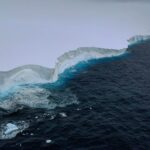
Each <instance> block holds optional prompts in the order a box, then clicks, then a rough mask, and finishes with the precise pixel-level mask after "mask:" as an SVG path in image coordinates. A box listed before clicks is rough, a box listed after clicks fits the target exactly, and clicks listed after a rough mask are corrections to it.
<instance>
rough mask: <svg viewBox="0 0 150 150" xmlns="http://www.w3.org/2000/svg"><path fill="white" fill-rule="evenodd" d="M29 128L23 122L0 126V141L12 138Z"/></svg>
mask: <svg viewBox="0 0 150 150" xmlns="http://www.w3.org/2000/svg"><path fill="white" fill-rule="evenodd" d="M28 127H29V124H28V123H26V122H24V121H19V122H14V123H7V124H2V125H1V128H0V139H11V138H14V137H15V136H16V135H17V134H18V133H20V132H22V131H23V130H25V129H26V128H28Z"/></svg>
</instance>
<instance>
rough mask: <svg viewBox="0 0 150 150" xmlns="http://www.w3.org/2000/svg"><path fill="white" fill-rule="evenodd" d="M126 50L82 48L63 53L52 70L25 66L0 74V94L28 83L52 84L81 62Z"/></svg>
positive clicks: (110, 55) (111, 55)
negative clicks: (68, 69)
mask: <svg viewBox="0 0 150 150" xmlns="http://www.w3.org/2000/svg"><path fill="white" fill-rule="evenodd" d="M125 51H126V49H121V50H115V49H103V48H95V47H82V48H78V49H76V50H72V51H69V52H66V53H64V54H63V55H62V56H60V57H59V58H58V59H57V63H56V65H55V68H54V69H49V68H45V67H41V66H38V65H26V66H21V67H18V68H15V69H13V70H10V71H7V72H0V92H1V91H3V90H7V89H9V88H10V87H14V86H16V85H21V84H30V83H52V82H55V81H57V79H58V78H59V75H60V74H61V73H63V72H64V71H65V70H66V69H67V68H70V67H72V66H74V65H76V64H78V63H79V62H81V61H88V60H91V59H99V58H106V57H114V56H119V55H122V54H124V53H125Z"/></svg>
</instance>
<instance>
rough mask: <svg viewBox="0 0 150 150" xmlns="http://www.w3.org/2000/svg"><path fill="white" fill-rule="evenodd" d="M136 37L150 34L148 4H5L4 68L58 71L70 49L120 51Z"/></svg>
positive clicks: (0, 25)
mask: <svg viewBox="0 0 150 150" xmlns="http://www.w3.org/2000/svg"><path fill="white" fill-rule="evenodd" d="M136 34H150V3H149V2H148V0H145V1H144V0H141V1H140V0H105V1H104V0H0V70H8V69H11V68H14V67H16V66H21V65H25V64H38V65H42V66H47V67H53V66H54V63H55V61H56V58H57V57H58V56H60V55H61V54H62V53H64V52H66V51H69V50H71V49H75V48H77V47H81V46H96V47H104V48H118V49H120V48H124V47H126V46H127V42H126V40H127V39H128V38H129V37H131V36H133V35H136Z"/></svg>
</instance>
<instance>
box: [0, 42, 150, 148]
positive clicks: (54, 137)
mask: <svg viewBox="0 0 150 150" xmlns="http://www.w3.org/2000/svg"><path fill="white" fill-rule="evenodd" d="M40 88H42V90H40ZM27 89H30V93H29V94H28V95H27V96H24V95H23V92H24V91H25V90H27ZM44 90H45V91H46V92H45V91H44ZM34 91H35V92H34ZM20 95H21V96H22V97H20ZM31 95H33V97H31ZM6 97H7V99H9V100H10V101H11V108H12V109H10V108H9V110H8V109H7V110H6V109H4V108H1V109H0V124H1V130H2V128H3V126H2V125H3V124H5V123H8V122H11V123H14V122H18V124H22V123H24V122H25V123H27V124H29V127H28V128H26V129H25V130H22V131H21V132H20V133H18V134H17V135H16V137H14V138H12V139H1V140H0V150H34V149H35V150H43V149H45V150H48V149H50V150H149V149H150V41H145V42H142V43H139V44H135V45H132V46H129V47H128V49H127V53H126V54H124V55H122V56H119V57H111V58H103V59H98V60H91V61H88V62H81V63H79V64H78V65H76V66H74V67H72V68H69V69H67V70H66V71H65V72H64V73H63V74H61V75H60V77H59V80H58V81H57V82H56V83H55V84H37V85H32V86H31V85H28V84H26V85H23V86H22V89H21V92H20V89H19V91H17V92H15V94H14V92H12V93H11V92H10V93H8V95H7V96H6ZM22 98H23V100H22ZM37 98H40V99H41V102H39V101H38V102H37ZM45 98H47V99H48V100H46V101H45ZM18 99H19V100H20V99H21V100H22V101H25V102H24V103H21V104H15V105H12V103H13V100H15V101H17V100H18ZM28 99H32V100H31V103H32V105H33V107H32V108H31V107H28V105H24V104H25V103H26V101H28ZM34 100H35V103H34ZM1 101H3V98H1ZM10 101H9V103H10ZM28 103H29V102H28ZM45 103H46V105H47V106H48V107H45V105H44V104H45ZM7 104H8V103H7ZM7 104H6V105H7ZM43 105H44V107H41V108H40V107H38V108H37V106H43ZM0 106H1V105H0ZM12 106H14V107H12ZM49 108H50V109H49Z"/></svg>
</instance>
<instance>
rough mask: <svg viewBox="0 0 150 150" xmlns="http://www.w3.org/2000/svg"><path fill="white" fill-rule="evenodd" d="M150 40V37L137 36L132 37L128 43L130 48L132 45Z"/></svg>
mask: <svg viewBox="0 0 150 150" xmlns="http://www.w3.org/2000/svg"><path fill="white" fill-rule="evenodd" d="M149 39H150V35H136V36H133V37H131V38H130V39H129V40H128V42H129V46H130V45H134V44H138V43H139V42H143V41H146V40H149Z"/></svg>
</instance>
